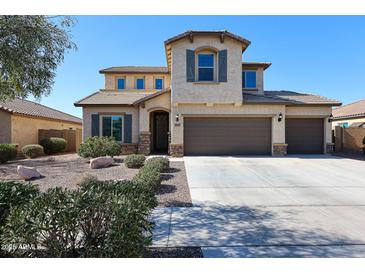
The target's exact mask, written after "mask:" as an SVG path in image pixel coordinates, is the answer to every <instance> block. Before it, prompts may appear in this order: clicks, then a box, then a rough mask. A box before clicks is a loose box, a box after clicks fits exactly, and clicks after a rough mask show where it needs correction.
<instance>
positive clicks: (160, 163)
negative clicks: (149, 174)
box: [145, 157, 169, 173]
mask: <svg viewBox="0 0 365 274" xmlns="http://www.w3.org/2000/svg"><path fill="white" fill-rule="evenodd" d="M145 166H148V167H151V168H155V169H157V171H158V172H161V173H162V172H166V171H167V170H168V168H169V159H167V158H164V157H154V158H150V159H148V160H147V161H146V163H145Z"/></svg>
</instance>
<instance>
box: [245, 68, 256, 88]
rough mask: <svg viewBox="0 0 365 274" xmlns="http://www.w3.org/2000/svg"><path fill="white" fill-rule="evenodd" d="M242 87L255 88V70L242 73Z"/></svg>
mask: <svg viewBox="0 0 365 274" xmlns="http://www.w3.org/2000/svg"><path fill="white" fill-rule="evenodd" d="M242 87H243V88H257V86H256V71H255V70H245V71H242Z"/></svg>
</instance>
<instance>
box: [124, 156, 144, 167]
mask: <svg viewBox="0 0 365 274" xmlns="http://www.w3.org/2000/svg"><path fill="white" fill-rule="evenodd" d="M145 160H146V157H145V156H144V155H143V154H131V155H128V156H127V157H126V158H125V159H124V164H125V166H126V167H128V168H140V167H142V166H143V163H144V161H145Z"/></svg>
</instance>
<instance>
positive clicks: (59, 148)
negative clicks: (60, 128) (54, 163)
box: [39, 137, 67, 155]
mask: <svg viewBox="0 0 365 274" xmlns="http://www.w3.org/2000/svg"><path fill="white" fill-rule="evenodd" d="M39 144H40V145H41V146H43V148H44V152H45V153H46V154H47V155H50V154H56V153H61V152H64V151H65V149H66V146H67V141H66V140H65V139H63V138H57V137H50V138H45V139H43V140H41V141H40V142H39Z"/></svg>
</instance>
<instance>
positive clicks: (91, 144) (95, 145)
mask: <svg viewBox="0 0 365 274" xmlns="http://www.w3.org/2000/svg"><path fill="white" fill-rule="evenodd" d="M120 152H121V147H120V145H119V144H118V142H117V141H115V139H114V138H113V137H104V136H103V137H98V136H95V137H89V138H87V139H86V141H85V143H83V144H81V145H80V149H79V155H80V156H81V157H83V158H96V157H101V156H112V157H113V156H117V155H120Z"/></svg>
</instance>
